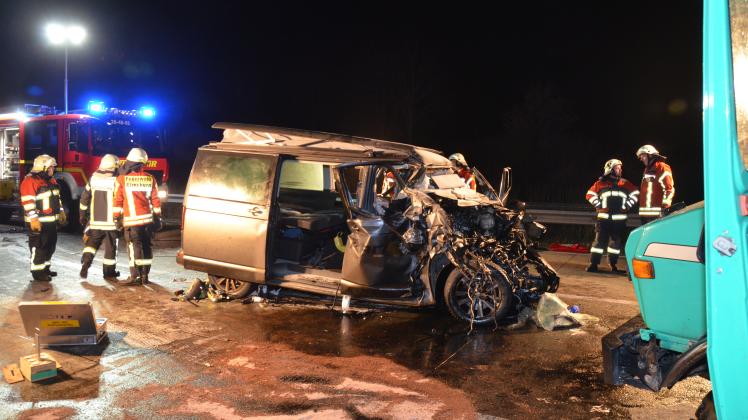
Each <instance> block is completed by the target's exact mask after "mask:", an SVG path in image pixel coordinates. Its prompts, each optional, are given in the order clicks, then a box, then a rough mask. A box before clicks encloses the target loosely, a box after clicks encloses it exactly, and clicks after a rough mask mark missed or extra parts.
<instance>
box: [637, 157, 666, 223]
mask: <svg viewBox="0 0 748 420" xmlns="http://www.w3.org/2000/svg"><path fill="white" fill-rule="evenodd" d="M636 157H637V158H639V160H640V161H641V162H642V164H644V175H643V176H642V183H641V187H640V190H641V195H640V196H639V216H641V219H642V224H645V223H648V222H651V221H652V220H655V219H657V218H659V217H662V215H663V214H664V213H666V212H667V209H669V208H670V206H671V205H672V204H673V196H675V181H674V180H673V171H672V169H670V165H668V164H667V163H665V160H666V159H667V158H666V157H665V156H662V155H660V152H658V151H657V149H655V148H654V147H653V146H651V145H649V144H646V145H644V146H642V147H640V148H639V150H637V151H636Z"/></svg>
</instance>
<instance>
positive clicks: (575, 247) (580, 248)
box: [548, 242, 590, 254]
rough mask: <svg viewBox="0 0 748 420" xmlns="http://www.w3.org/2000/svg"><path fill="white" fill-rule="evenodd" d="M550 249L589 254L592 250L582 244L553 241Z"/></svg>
mask: <svg viewBox="0 0 748 420" xmlns="http://www.w3.org/2000/svg"><path fill="white" fill-rule="evenodd" d="M548 249H550V250H551V251H558V252H576V253H577V254H587V253H589V252H590V248H589V247H588V246H584V245H580V244H559V243H557V242H554V243H552V244H551V245H550V246H549V247H548Z"/></svg>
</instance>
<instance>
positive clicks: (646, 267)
mask: <svg viewBox="0 0 748 420" xmlns="http://www.w3.org/2000/svg"><path fill="white" fill-rule="evenodd" d="M631 265H632V266H633V267H634V277H636V278H640V279H653V278H655V270H654V265H653V264H652V262H651V261H646V260H637V259H636V258H634V259H633V261H631Z"/></svg>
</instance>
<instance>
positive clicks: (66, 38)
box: [45, 23, 86, 114]
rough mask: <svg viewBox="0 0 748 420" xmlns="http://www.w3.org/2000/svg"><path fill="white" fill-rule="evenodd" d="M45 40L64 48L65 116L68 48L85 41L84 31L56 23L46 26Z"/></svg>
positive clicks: (78, 27)
mask: <svg viewBox="0 0 748 420" xmlns="http://www.w3.org/2000/svg"><path fill="white" fill-rule="evenodd" d="M45 32H46V35H47V39H48V40H49V42H50V43H51V44H52V45H59V46H62V47H64V48H65V114H67V113H68V47H69V46H70V45H76V46H77V45H81V44H82V43H83V41H84V40H85V39H86V30H85V29H84V28H83V27H81V26H77V25H70V26H63V25H60V24H56V23H51V24H49V25H47V27H46V29H45Z"/></svg>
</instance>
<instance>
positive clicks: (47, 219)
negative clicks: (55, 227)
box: [39, 214, 57, 222]
mask: <svg viewBox="0 0 748 420" xmlns="http://www.w3.org/2000/svg"><path fill="white" fill-rule="evenodd" d="M39 221H40V222H56V221H57V215H56V214H55V215H54V216H40V217H39Z"/></svg>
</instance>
